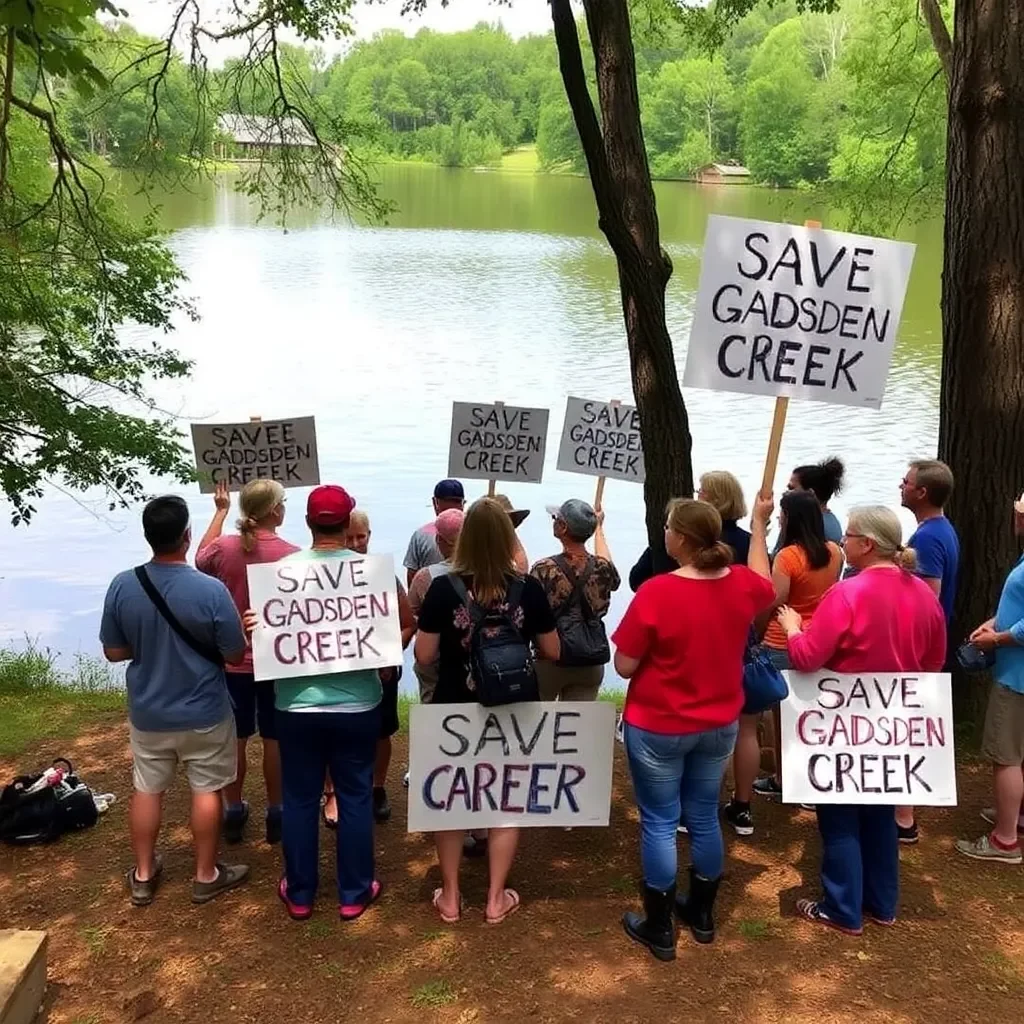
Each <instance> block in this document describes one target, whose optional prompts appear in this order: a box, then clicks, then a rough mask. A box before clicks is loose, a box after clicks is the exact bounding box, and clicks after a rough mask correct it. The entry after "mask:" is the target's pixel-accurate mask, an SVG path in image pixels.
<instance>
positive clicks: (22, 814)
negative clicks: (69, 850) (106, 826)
mask: <svg viewBox="0 0 1024 1024" xmlns="http://www.w3.org/2000/svg"><path fill="white" fill-rule="evenodd" d="M53 766H54V767H55V768H56V767H60V766H65V767H66V774H65V775H64V778H63V779H62V780H61V781H60V782H58V783H56V784H55V785H47V786H43V787H42V788H41V789H37V790H36V791H35V792H29V790H30V789H31V788H32V786H33V785H35V784H36V783H37V782H38V781H39V780H40V779H41V778H42V776H43V773H42V772H37V773H36V774H35V775H19V776H18V777H17V778H16V779H14V781H13V782H11V783H10V784H9V785H7V786H4V788H3V790H0V841H3V842H5V843H11V844H13V845H29V844H32V843H52V842H53V841H54V840H55V839H59V838H60V837H61V836H62V835H64V834H65V833H67V832H76V831H78V830H79V829H83V828H91V827H92V826H93V825H95V824H96V822H97V820H98V818H99V811H98V810H97V809H96V801H95V800H94V799H93V795H92V790H91V789H89V787H88V786H86V785H85V783H83V782H82V781H81V780H80V779H79V778H78V776H77V775H76V774H75V770H74V768H73V767H72V765H71V762H70V761H68V760H67V759H65V758H58V759H57V760H56V761H54V762H53Z"/></svg>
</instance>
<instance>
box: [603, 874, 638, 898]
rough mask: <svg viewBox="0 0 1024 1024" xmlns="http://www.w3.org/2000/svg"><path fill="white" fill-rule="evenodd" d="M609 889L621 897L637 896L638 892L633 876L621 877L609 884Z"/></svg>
mask: <svg viewBox="0 0 1024 1024" xmlns="http://www.w3.org/2000/svg"><path fill="white" fill-rule="evenodd" d="M608 888H609V890H610V891H611V892H615V893H618V894H619V895H620V896H625V895H631V894H635V893H636V891H637V888H636V879H635V878H633V876H632V875H620V876H619V877H618V878H613V879H612V880H611V881H610V882H609V883H608Z"/></svg>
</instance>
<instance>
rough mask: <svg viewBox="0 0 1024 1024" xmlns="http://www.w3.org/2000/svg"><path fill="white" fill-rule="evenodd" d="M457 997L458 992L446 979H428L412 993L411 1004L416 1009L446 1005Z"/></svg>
mask: <svg viewBox="0 0 1024 1024" xmlns="http://www.w3.org/2000/svg"><path fill="white" fill-rule="evenodd" d="M458 998H459V994H458V992H456V991H455V989H454V988H453V987H452V986H451V984H450V983H449V982H447V981H443V980H438V981H428V982H427V983H426V984H425V985H420V987H419V988H418V989H416V991H415V992H413V994H412V1005H413V1006H415V1007H417V1008H418V1009H421V1010H422V1009H427V1008H432V1007H437V1006H447V1005H448V1004H449V1003H454V1002H455V1000H456V999H458Z"/></svg>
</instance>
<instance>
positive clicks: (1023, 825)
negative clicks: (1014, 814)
mask: <svg viewBox="0 0 1024 1024" xmlns="http://www.w3.org/2000/svg"><path fill="white" fill-rule="evenodd" d="M981 820H982V821H987V822H988V823H989V824H990V825H994V824H995V823H996V809H995V808H994V807H986V808H985V809H984V810H983V811H982V812H981ZM1017 835H1019V836H1024V817H1020V816H1018V818H1017Z"/></svg>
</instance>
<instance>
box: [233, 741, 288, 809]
mask: <svg viewBox="0 0 1024 1024" xmlns="http://www.w3.org/2000/svg"><path fill="white" fill-rule="evenodd" d="M263 781H264V783H265V784H266V787H267V803H268V804H269V805H270V806H271V807H280V806H281V799H282V797H281V744H280V743H278V742H277V740H263ZM239 797H241V789H239Z"/></svg>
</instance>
